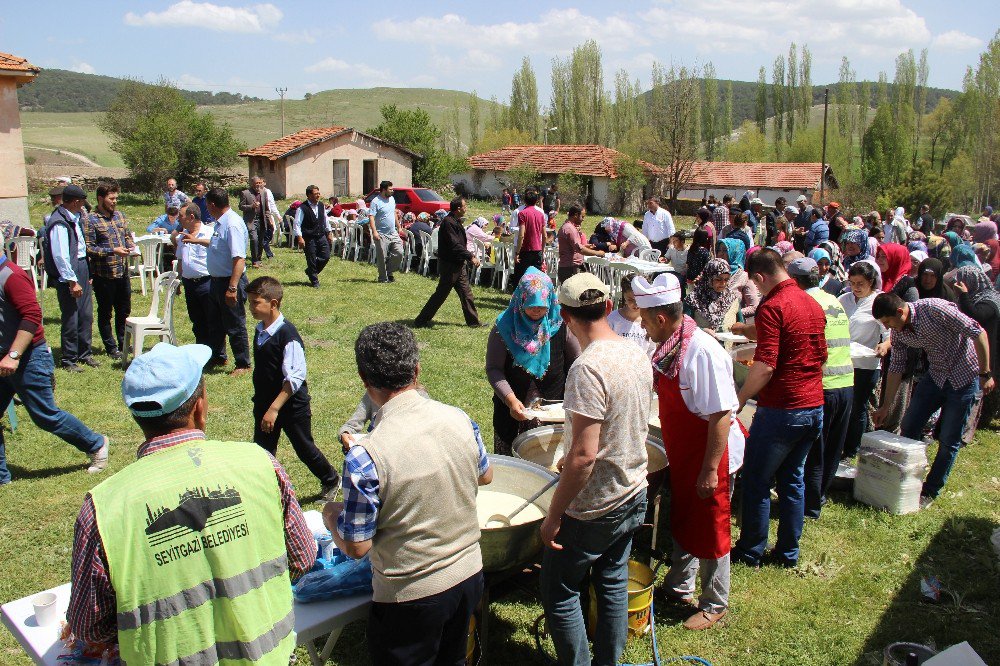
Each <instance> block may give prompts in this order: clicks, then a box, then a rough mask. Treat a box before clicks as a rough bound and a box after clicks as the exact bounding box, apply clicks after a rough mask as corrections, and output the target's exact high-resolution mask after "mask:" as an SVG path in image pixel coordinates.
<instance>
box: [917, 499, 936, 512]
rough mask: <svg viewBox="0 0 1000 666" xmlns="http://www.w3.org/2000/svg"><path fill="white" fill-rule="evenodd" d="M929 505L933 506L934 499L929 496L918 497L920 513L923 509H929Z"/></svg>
mask: <svg viewBox="0 0 1000 666" xmlns="http://www.w3.org/2000/svg"><path fill="white" fill-rule="evenodd" d="M931 504H934V498H933V497H931V496H930V495H921V496H920V510H921V511H923V510H924V509H927V508H930V506H931Z"/></svg>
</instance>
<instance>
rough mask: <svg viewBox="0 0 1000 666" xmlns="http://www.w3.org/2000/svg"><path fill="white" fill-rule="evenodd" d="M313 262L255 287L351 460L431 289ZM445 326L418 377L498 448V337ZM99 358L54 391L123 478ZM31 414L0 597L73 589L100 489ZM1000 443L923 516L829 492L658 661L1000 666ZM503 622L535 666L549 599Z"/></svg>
mask: <svg viewBox="0 0 1000 666" xmlns="http://www.w3.org/2000/svg"><path fill="white" fill-rule="evenodd" d="M136 201H137V200H134V199H132V198H128V199H127V200H126V203H127V204H128V205H126V206H125V210H126V213H128V214H130V216H131V217H132V218H133V220H134V222H133V224H134V225H135V226H138V222H139V220H143V221H145V220H148V219H149V218H151V217H152V216H153V214H154V212H155V206H154V205H145V204H143V205H138V204H137V203H135V202H136ZM134 203H135V205H133V204H134ZM473 208H474V210H473V211H472V214H474V215H478V214H483V213H486V212H488V211H487V210H486V209H485V208H483V207H482V206H481V205H479V204H476V205H474V206H473ZM41 212H42V208H41V207H40V206H39V205H35V206H33V208H32V213H33V217H35V218H37V216H38V215H40V214H41ZM594 221H596V220H594ZM303 267H304V258H303V256H302V254H301V253H293V252H291V251H289V250H285V249H280V250H278V251H277V256H276V258H275V259H274V260H273V261H271V262H270V263H269V264H267V267H266V269H265V270H264V271H252V272H251V276H254V275H259V274H263V273H268V274H273V275H275V276H277V277H278V278H280V279H281V280H282V281H284V282H285V283H286V285H288V288H287V290H286V296H285V304H284V308H283V309H284V311H285V313H286V314H287V315H288V317H289V318H290V319H291V320H292V321H293V322H295V324H296V325H297V326H298V328H299V330H300V331H301V332H302V334H303V337H304V339H305V342H306V354H307V358H308V362H309V369H310V377H309V384H310V391H311V393H312V396H313V414H314V417H313V423H314V425H313V427H314V431H315V436H316V440H317V442H318V443H319V445H320V446H321V448H322V449H323V450H324V451H325V452H326V453H327V455H328V456H329V457H330V459H331V461H332V462H334V464H335V465H338V466H339V465H340V464H341V463H342V455H341V453H340V447H339V445H337V443H336V441H335V440H336V431H337V428H338V427H339V425H340V424H341V423H342V422H343V421H344V420H345V419H346V418H347V417H348V415H349V414H350V413H351V412H352V410H353V409H354V407H355V405H356V404H357V401H358V399H359V398H360V396H361V392H362V387H361V383H360V381H359V380H358V377H357V374H356V371H355V365H354V359H353V353H352V345H353V341H354V338H355V336H356V335H357V332H358V331H359V329H360V328H361V327H362V326H364V325H366V324H368V323H372V322H375V321H380V320H401V321H404V322H408V321H409V320H411V319H412V318H413V317H414V316H415V315H416V313H417V312H418V311H419V309H420V307H421V306H422V305H423V303H424V301H425V299H426V298H427V297H428V296H429V295H430V293H431V292H432V290H433V288H434V285H435V282H434V281H433V280H430V279H427V278H424V277H421V276H419V275H416V274H413V273H410V274H406V275H402V276H400V278H399V280H398V282H397V283H396V284H395V285H393V286H392V287H389V288H386V287H385V286H384V285H378V284H376V283H375V276H376V273H375V268H374V267H373V266H369V265H367V264H353V263H349V262H342V261H340V260H339V259H335V260H333V262H331V264H330V265H329V267H328V268H327V270H326V272H325V273H324V274H323V288H322V289H321V290H319V291H314V290H311V289H309V288H307V287H305V286H304V284H303V283H304V275H303V273H302V269H303ZM475 293H476V302H477V305H478V307H479V311H480V315H481V317H482V319H483V321H490V320H492V319H493V318H494V317H495V316H496V315H497V314H498V313H499V312H500V311H501V308H503V307H504V306H505V304H506V302H507V300H508V298H507V297H506V296H505V295H503V294H500V293H498V292H496V291H494V290H491V289H484V288H476V289H475ZM181 302H183V301H181ZM43 304H44V309H45V313H46V320H45V323H46V326H47V334H48V339H49V342H50V343H51V344H53V345H54V346H56V347H57V346H58V339H59V334H58V328H59V325H58V309H57V306H56V303H55V294H54V292H53V291H52V290H49V291H48V292H46V293H45V294H44V296H43ZM147 307H148V299H144V298H142V297H141V296H139V295H136V296H135V297H134V303H133V311H134V312H137V313H139V312H142V311H143V310H144V309H145V308H147ZM176 312H177V316H178V321H177V330H178V333H179V336H180V341H181V342H182V343H188V342H191V341H192V336H191V334H190V329H189V327H188V323H187V318H186V313H185V309H184V307H183V305H181V306H179V307H178V309H177V311H176ZM437 321H438V322H439V323H438V325H437V327H436V328H434V329H430V330H419V331H417V337H418V339H419V341H420V346H421V367H422V372H423V374H422V380H423V381H424V383H425V384H426V385H427V387H428V389H429V390H430V393H431V395H432V396H434V397H435V398H437V399H439V400H442V401H444V402H448V403H451V404H454V405H457V406H459V407H461V408H463V409H465V410H466V411H467V412H468V413H469V414H470V415H471V416H472V418H474V419H475V420H476V421H478V422H479V424H480V425H481V426H482V428H483V434H484V436H485V438H486V441H487V442H490V441H492V434H491V430H492V429H491V409H492V406H491V402H490V388H489V385H488V383H487V381H486V378H485V375H484V371H483V366H484V351H485V342H486V331H484V330H479V331H473V330H469V329H467V328H465V327H464V326H463V325H462V324H463V319H462V315H461V311H460V309H459V307H458V303H457V300H456V299H455V298H450V299H449V300H448V301H447V303H446V304H445V306H444V307H443V308H442V310H441V312H440V314H439V315H438V318H437ZM248 323H249V322H248ZM251 325H252V324H251ZM98 344H99V343H98ZM56 351H57V352H58V349H57V350H56ZM97 358H99V359H101V360H102V361H104V364H103V366H102V367H101V368H100V369H97V370H89V371H87V372H86V373H83V374H80V375H69V374H65V373H62V372H58V373H57V388H56V395H57V399H58V402H59V404H60V405H61V406H62V407H64V408H66V409H68V410H69V411H71V412H73V413H75V414H77V415H78V416H80V417H81V418H82V419H83V420H84V421H85V422H86V423H88V424H89V425H91V426H93V427H94V428H96V429H98V430H99V431H101V432H105V433H107V434H108V435H110V437H111V438H112V441H113V446H112V452H111V465H110V470H109V471H110V472H112V473H113V472H115V471H118V470H120V469H122V468H123V467H124V466H126V465H127V464H128V463H129V462H131V461H132V460H133V459H134V452H135V449H136V447H137V446H138V445H139V443H140V442H141V441H142V436H141V433H140V431H139V429H138V428H137V427H136V426H135V424H134V423H133V421H132V419H131V418H130V417H129V416H128V414H127V413H126V411H125V409H124V407H123V406H122V404H121V398H120V393H119V390H120V389H119V383H120V381H121V371H120V370H118V369H116V368H113V367H111V365H110V363H108V362H107V358H106V357H104V356H103V355H99V356H98V357H97ZM207 386H208V398H209V407H210V409H209V416H208V432H209V435H210V436H211V437H214V438H219V439H235V440H246V439H248V438H249V437H250V436H251V432H252V423H251V420H250V410H249V399H250V391H251V385H250V378H249V377H243V378H240V379H231V378H229V377H228V376H226V375H225V374H222V373H211V374H209V375H208V377H207ZM18 415H19V417H20V422H21V425H20V427H19V429H18V431H17V432H16V433H14V434H11V433H10V432H9V431H8V432H6V433H5V436H6V439H7V443H8V457H9V462H10V466H11V469H12V471H13V474H14V477H15V481H14V483H13V484H11V485H10V486H6V487H4V488H3V489H0V507H2V516H3V519H2V521H0V561H2V562H3V563H4V575H3V576H2V577H0V602H6V601H8V600H11V599H15V598H19V597H23V596H25V595H28V594H31V593H32V592H36V591H39V590H43V589H46V588H49V587H52V586H55V585H59V584H61V583H64V582H66V581H67V580H68V578H69V573H70V556H71V549H72V538H73V522H74V519H75V516H76V513H77V511H78V509H79V505H80V502H81V500H82V499H83V496H84V494H85V493H86V492H87V491H88V490H89V489H90V488H91V487H93V486H94V485H95V484H96V483H97V482H98V481H100V479H101V477H94V476H90V475H88V474H87V473H86V472H85V470H84V467H85V466H84V464H83V463H84V459H83V456H82V455H81V454H79V453H78V452H77V451H76V450H75V449H74V448H72V447H70V446H69V445H67V444H65V443H63V442H61V441H60V440H58V439H57V438H55V437H53V436H51V435H49V434H47V433H43V432H41V431H40V430H39V429H38V428H36V427H35V426H34V425H32V424H31V423H30V420H29V419H28V417H27V414H26V413H25V412H24V410H23V408H18ZM5 427H6V426H5ZM998 444H1000V438H998V437H997V434H996V433H995V432H993V431H988V432H982V433H980V436H979V441H978V442H977V443H976V444H974V445H973V446H970V447H968V448H966V449H964V450H963V451H962V452H961V455H959V458H958V461H957V464H956V466H955V469H954V472H953V474H952V478H951V480H950V481H949V484H948V487H947V489H946V491H945V492H944V493H943V494H942V496H941V498H940V499H939V500H938V502H936V503H935V504H934V506H933V507H932V508H931V509H929V510H928V511H925V512H922V513H919V514H915V515H910V516H890V515H888V514H885V513H882V512H879V511H876V510H873V509H870V508H867V507H865V506H862V505H859V504H856V503H854V502H853V501H852V500H851V499H850V498H849V497H848V496H847V495H845V494H842V493H837V494H834V496H833V498H832V501H831V503H830V504H829V505H828V506H827V507H826V509H825V510H824V512H823V518H822V520H820V521H818V522H813V521H810V522H807V524H806V526H805V533H804V534H803V538H802V549H803V550H802V560H801V566H800V568H799V569H797V570H794V571H786V570H773V569H764V570H761V571H756V572H754V571H748V570H747V569H745V568H742V567H736V568H735V569H734V572H733V581H732V614H731V616H730V621H729V625H728V626H727V627H725V628H721V629H716V630H712V631H708V632H701V633H693V632H687V631H685V630H683V629H682V628H680V627H679V623H678V619H679V618H678V617H677V616H676V615H671V614H670V613H668V612H667V609H657V613H656V619H657V638H658V642H659V649H660V652H661V654H662V655H664V656H672V655H678V654H694V655H700V656H702V657H704V658H706V659H708V660H709V661H711V662H712V663H713V664H716V665H720V664H740V665H743V664H752V665H755V664H759V665H761V666H764V665H772V664H782V665H784V664H788V665H792V664H816V665H820V664H831V665H832V664H852V663H857V664H881V663H882V662H881V651H882V650H883V649H884V647H885V646H886V645H887V644H889V643H891V642H894V641H899V640H910V641H917V642H921V643H931V642H933V643H935V644H936V645H938V646H939V647H943V646H946V645H950V644H953V643H956V642H960V641H962V640H968V641H969V642H970V643H971V644H972V645H973V647H974V648H975V649H976V650H977V651H978V652H979V653H980V654H981V655H982V657H983V658H984V659H985V660H986V661H987V663H1000V632H998V631H997V626H998V617H1000V582H998V579H1000V576H998V573H1000V571H998V566H997V558H996V557H995V556H994V554H993V553H992V551H991V550H990V547H989V544H988V539H989V535H990V533H991V532H992V530H993V529H995V528H996V527H997V525H998V524H1000V480H998V479H997V476H998V474H997V471H996V469H997V468H996V459H997V449H998ZM279 459H280V460H281V461H282V462H283V463H284V464H285V465H286V466H287V468H288V470H289V472H290V474H291V477H292V479H293V481H294V483H295V486H296V489H297V492H298V494H299V496H300V498H302V500H303V504H304V505H305V507H306V508H307V509H314V508H318V504H317V503H316V495H317V493H318V492H319V484H318V482H317V481H316V480H315V479H314V478H313V477H312V476H311V475H310V474H309V473H308V471H307V470H306V468H305V467H304V466H303V465H302V464H301V463H300V462H299V461H298V460H297V459H296V458H295V457H294V454H293V453H292V452H291V448H290V447H289V446H288V444H287V443H283V444H282V445H281V447H280V451H279ZM735 530H736V528H735V526H734V533H735ZM931 574H933V575H936V576H938V577H939V578H941V580H942V581H944V583H945V585H946V586H947V587H948V588H950V589H952V590H954V591H955V592H956V594H957V595H958V596H959V597H960V599H959V600H958V601H955V600H949V602H948V603H945V604H942V605H939V606H932V605H926V604H923V603H921V602H920V600H919V598H920V593H919V581H920V577H921V576H925V575H931ZM491 613H492V618H493V619H492V626H491V640H490V643H489V646H488V649H489V651H490V655H491V659H492V663H494V664H522V663H539V662H538V659H537V656H536V654H535V652H534V647H533V643H532V640H531V637H530V633H529V630H530V627H531V624H532V622H533V621H534V619H535V618H536V617H537V616H538V615H539V614H540V613H541V608H540V606H539V604H538V603H537V601H536V600H535V599H534V598H533V597H532V596H531V595H529V594H527V593H525V592H522V591H513V592H510V593H508V594H506V595H505V596H503V597H502V598H499V599H498V600H497V601H495V602H494V604H493V605H492V606H491ZM680 619H683V618H680ZM649 658H650V650H649V642H648V638H646V639H635V640H632V641H630V643H629V647H628V650H627V653H626V655H625V661H631V662H637V661H640V660H641V661H648V660H649ZM367 661H368V660H367V657H366V654H365V649H364V626H363V623H356V624H354V625H352V626H350V627H348V629H347V630H346V631H345V633H344V635H343V636H342V637H341V641H340V643H339V647H338V649H337V651H336V652H335V653H334V656H333V663H336V664H351V665H353V664H364V663H367ZM27 663H28V660H27V659H26V658H25V657H24V655H23V654H22V653H21V651H20V649H19V647H18V645H17V644H16V643H15V641H14V640H13V638H12V637H11V635H10V634H9V633H8V632H6V631H0V664H27Z"/></svg>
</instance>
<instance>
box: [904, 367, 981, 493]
mask: <svg viewBox="0 0 1000 666" xmlns="http://www.w3.org/2000/svg"><path fill="white" fill-rule="evenodd" d="M978 392H979V380H978V379H974V380H972V381H971V382H970V383H969V384H968V385H967V386H963V387H962V388H958V389H956V388H954V387H953V386H952V385H951V382H945V384H944V386H943V387H938V385H937V384H935V383H934V380H933V379H931V376H930V374H926V375H924V377H923V379H921V380H920V381H919V382H918V383H917V386H916V388H914V389H913V395H912V396H911V397H910V407H909V408H908V409H907V410H906V414H904V415H903V423H902V424H901V427H900V434H901V435H902V436H903V437H909V438H910V439H915V440H918V441H920V440H922V439H923V430H924V426H925V425H926V424H927V421H928V420H929V419H930V418H931V415H932V414H933V413H934V412H936V411H937V410H938V408H940V409H941V416H940V417H939V418H938V426H939V428H940V429H941V433H940V435H939V436H938V452H937V455H936V456H934V463H933V464H932V465H931V471H930V473H929V474H928V475H927V479H926V480H925V481H924V488H923V490H922V491H921V494H922V495H927V496H928V497H937V495H938V493H939V492H941V489H942V488H943V487H944V484H945V482H946V481H947V480H948V474H949V473H950V472H951V466H952V465H954V464H955V457H956V456H958V449H959V447H960V446H962V429H963V428H964V427H965V422H966V421H968V420H969V413H970V411H971V410H972V403H973V402H975V398H976V393H978Z"/></svg>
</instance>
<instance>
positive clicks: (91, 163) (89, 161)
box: [24, 143, 101, 167]
mask: <svg viewBox="0 0 1000 666" xmlns="http://www.w3.org/2000/svg"><path fill="white" fill-rule="evenodd" d="M24 147H25V148H31V149H32V150H45V151H48V152H50V153H62V154H63V155H69V156H70V157H72V158H74V159H77V160H80V162H81V163H82V164H83V165H84V166H89V167H99V166H101V165H100V164H98V163H97V162H95V161H93V160H92V159H90V158H89V157H87V156H85V155H81V154H80V153H74V152H71V151H69V150H57V149H55V148H43V147H42V146H32V145H30V144H27V143H26V144H24Z"/></svg>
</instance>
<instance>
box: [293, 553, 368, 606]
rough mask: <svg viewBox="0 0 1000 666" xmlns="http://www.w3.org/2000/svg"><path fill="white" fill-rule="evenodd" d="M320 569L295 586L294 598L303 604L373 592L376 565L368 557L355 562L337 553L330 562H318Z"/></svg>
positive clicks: (304, 577)
mask: <svg viewBox="0 0 1000 666" xmlns="http://www.w3.org/2000/svg"><path fill="white" fill-rule="evenodd" d="M316 565H317V566H322V568H320V569H317V568H316V567H313V570H312V571H310V572H309V573H307V574H306V575H305V576H303V577H302V578H300V579H299V582H298V583H296V584H295V585H293V586H292V594H293V595H294V596H295V600H296V601H298V602H299V603H303V604H308V603H311V602H313V601H327V600H329V599H335V598H337V597H349V596H351V595H354V594H364V593H370V592H371V591H372V563H371V560H370V559H369V558H368V555H365V556H364V557H362V558H361V559H360V560H352V559H351V558H349V557H347V556H346V555H344V554H343V553H342V552H340V551H339V550H336V549H334V552H333V556H332V557H331V558H330V559H329V560H326V559H323V558H318V559H317V560H316Z"/></svg>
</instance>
